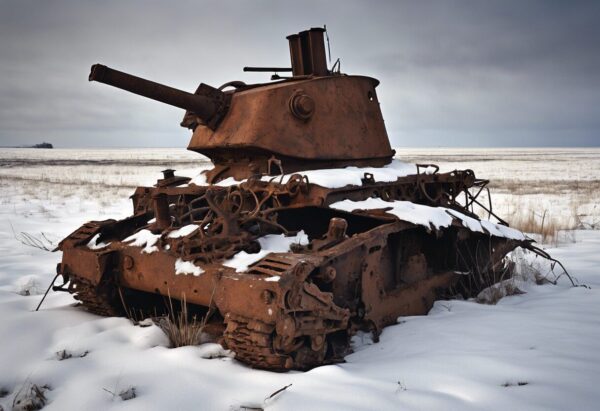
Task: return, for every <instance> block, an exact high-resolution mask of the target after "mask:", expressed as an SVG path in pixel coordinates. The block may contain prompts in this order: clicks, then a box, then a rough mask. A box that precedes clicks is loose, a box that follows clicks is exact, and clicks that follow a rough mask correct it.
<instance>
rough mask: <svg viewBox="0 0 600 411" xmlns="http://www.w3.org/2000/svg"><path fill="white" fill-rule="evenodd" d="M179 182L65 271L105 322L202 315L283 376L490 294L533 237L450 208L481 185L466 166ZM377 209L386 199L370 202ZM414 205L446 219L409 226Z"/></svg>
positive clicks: (98, 226)
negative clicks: (511, 258)
mask: <svg viewBox="0 0 600 411" xmlns="http://www.w3.org/2000/svg"><path fill="white" fill-rule="evenodd" d="M176 181H177V183H176V184H177V185H176V186H175V185H174V186H169V185H168V184H167V185H165V184H162V186H161V184H157V185H158V186H157V187H140V188H139V189H138V190H137V191H136V193H135V194H134V196H133V205H134V210H135V214H134V215H133V216H132V217H130V218H128V219H125V220H121V221H114V220H107V221H103V222H91V223H87V224H86V225H84V226H82V227H81V228H80V229H78V230H76V231H75V232H74V233H72V234H71V235H70V236H68V237H67V238H66V239H65V240H63V241H62V242H61V244H60V248H61V249H62V251H63V260H62V263H61V264H59V267H58V271H59V274H61V275H62V276H63V278H64V280H65V283H68V284H69V287H68V288H67V289H68V291H70V292H71V293H73V294H74V296H75V298H78V299H79V300H81V301H82V302H83V304H84V306H86V307H87V308H88V309H89V310H90V311H93V312H96V313H99V314H102V315H127V314H130V313H131V312H132V311H135V310H142V311H143V310H145V312H151V311H152V309H154V310H156V307H151V303H150V302H149V301H150V299H149V298H145V297H143V296H146V297H148V296H154V297H160V298H162V299H163V301H166V300H167V299H169V300H170V299H173V300H179V301H184V302H185V303H187V304H191V305H194V306H199V307H204V309H206V310H210V311H211V312H212V313H216V315H214V316H213V317H212V318H213V319H214V320H213V324H212V325H213V326H214V327H213V328H212V329H213V330H216V331H215V332H214V334H215V335H214V336H213V337H214V338H215V340H217V341H219V342H221V343H222V344H223V345H226V346H228V347H229V348H231V349H232V350H234V351H235V352H236V356H237V358H238V359H240V360H241V361H243V362H246V363H247V364H249V365H252V366H254V367H259V368H265V369H271V370H276V371H283V370H288V369H309V368H312V367H314V366H318V365H320V364H324V363H329V362H334V361H340V360H342V359H343V356H344V354H345V353H347V352H348V350H349V345H348V342H349V338H350V336H352V335H353V334H355V333H356V332H357V331H359V330H363V331H371V332H373V334H374V335H375V337H376V336H378V335H379V333H380V332H381V330H382V329H383V328H384V327H386V326H388V325H391V324H394V323H395V322H396V320H397V318H398V317H399V316H408V315H422V314H426V313H427V312H428V311H429V309H430V308H431V306H432V304H433V302H434V301H435V299H436V298H441V297H443V296H444V295H445V294H450V293H455V292H461V291H465V289H464V285H465V284H467V283H472V279H473V278H475V277H477V278H485V283H486V284H487V285H491V284H492V283H493V282H495V281H497V280H498V279H499V278H496V277H497V276H498V275H499V274H501V273H503V272H504V271H503V270H504V269H505V267H504V265H503V264H504V263H503V258H504V256H505V255H506V254H507V253H508V252H510V251H511V250H512V249H514V248H515V247H518V246H526V245H527V244H528V241H529V240H528V239H526V238H525V237H523V238H518V237H514V236H512V237H511V236H508V237H506V236H503V235H502V234H501V233H502V232H503V231H502V230H500V228H501V227H500V226H498V225H491V226H488V230H477V229H474V227H475V226H474V225H473V224H474V222H477V221H479V220H478V219H477V218H476V217H475V216H474V215H472V214H471V213H470V212H469V211H468V210H466V209H460V207H459V206H458V203H456V197H457V196H458V195H460V194H461V193H463V194H464V192H465V191H467V189H468V188H469V187H472V186H474V185H475V184H476V183H477V180H476V179H475V177H474V175H473V174H472V172H469V171H464V172H460V171H455V172H453V173H448V174H437V173H429V174H426V173H419V174H414V175H408V176H403V177H398V178H396V179H395V180H392V181H379V182H378V181H376V180H375V179H374V177H373V176H372V175H368V173H367V175H365V176H364V179H363V183H362V185H345V186H342V187H338V188H328V187H325V186H322V185H318V184H314V183H310V182H308V178H306V176H302V175H300V174H297V175H292V176H287V177H286V178H285V179H284V178H281V180H280V181H279V182H274V181H262V179H250V180H248V181H245V182H242V183H240V184H236V185H231V186H212V185H211V186H202V185H194V184H181V180H176ZM384 198H385V200H384ZM160 199H162V200H160ZM408 200H410V202H409V201H408ZM161 201H164V202H166V204H168V205H169V204H170V206H167V209H166V217H167V218H168V224H166V222H164V221H162V222H161V221H160V220H161V218H162V219H164V218H165V215H163V216H162V217H161V216H160V215H159V214H161V213H160V212H157V210H160V208H161V205H160V202H161ZM373 202H381V203H374V204H376V206H375V207H373V206H369V207H367V206H365V204H371V203H373ZM347 204H356V205H357V209H352V210H350V211H348V210H347V209H348V206H347ZM407 204H412V205H413V207H417V206H418V207H423V209H422V210H425V209H426V210H428V211H430V212H433V213H436V212H437V213H440V212H443V213H445V214H446V215H452V217H449V220H448V221H447V224H446V225H444V226H443V227H442V226H435V224H432V223H431V222H430V223H429V224H426V223H425V222H423V221H416V220H415V219H414V218H408V219H403V218H401V217H402V215H398V212H397V210H396V208H398V206H399V205H402V206H405V205H407ZM380 205H384V206H389V207H380ZM359 206H362V207H364V208H359ZM351 207H353V206H351ZM395 210H396V211H395ZM422 210H421V211H422ZM163 211H164V210H163ZM163 214H164V213H163ZM480 226H481V227H483V226H482V225H480ZM490 227H496V229H497V230H498V231H493V230H492V229H491V228H490ZM506 230H508V228H504V231H505V232H506ZM267 240H268V241H267ZM274 241H275V242H280V243H283V244H284V245H285V247H284V248H283V249H282V248H281V247H280V246H279V245H278V246H276V247H275V248H273V246H272V245H271V246H270V245H269V242H271V243H273V242H274ZM482 250H487V251H484V252H482ZM492 250H493V251H492ZM459 255H460V256H462V258H460V259H459V258H457V257H456V256H459ZM240 257H245V258H246V263H240V262H239V261H238V260H239V258H240ZM236 261H237V262H236ZM140 296H142V298H140ZM159 300H160V299H159ZM145 301H147V302H145ZM153 301H154V302H156V299H154V300H153ZM140 302H141V304H140ZM142 311H140V312H142Z"/></svg>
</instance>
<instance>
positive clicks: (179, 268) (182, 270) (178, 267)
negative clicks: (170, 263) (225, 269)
mask: <svg viewBox="0 0 600 411" xmlns="http://www.w3.org/2000/svg"><path fill="white" fill-rule="evenodd" d="M178 274H184V275H187V274H191V275H193V276H195V277H198V276H199V275H200V274H204V270H203V269H202V267H198V266H197V265H196V264H194V263H193V262H191V261H183V260H182V259H181V258H178V259H177V260H176V261H175V275H178Z"/></svg>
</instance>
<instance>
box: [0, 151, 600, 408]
mask: <svg viewBox="0 0 600 411" xmlns="http://www.w3.org/2000/svg"><path fill="white" fill-rule="evenodd" d="M397 158H398V159H400V160H402V161H406V162H409V163H434V164H438V165H439V166H440V168H441V170H440V171H441V172H445V171H451V170H454V169H463V168H470V169H473V170H474V171H475V173H476V175H477V177H479V178H486V179H490V180H491V182H490V189H491V192H492V199H493V200H494V211H495V212H496V213H497V214H499V215H500V216H501V217H503V218H505V219H506V220H507V221H508V222H509V223H511V224H513V225H515V226H517V227H518V228H523V229H526V231H527V228H531V229H532V230H537V229H538V228H542V227H541V226H544V225H545V226H546V227H548V226H549V225H551V226H552V228H553V233H552V235H551V236H547V237H543V236H536V235H535V234H532V236H534V237H535V238H539V239H540V240H542V239H543V240H544V241H546V244H543V246H544V247H545V248H547V250H548V251H549V252H550V253H551V254H552V255H553V256H555V257H557V258H559V259H561V261H562V262H563V263H564V264H565V266H566V267H567V269H568V270H569V271H570V273H571V274H572V275H573V276H575V277H576V278H577V279H578V280H579V282H580V283H584V284H587V285H588V286H590V287H591V288H583V287H571V286H570V283H569V282H568V281H567V279H566V278H565V277H564V276H562V277H561V278H560V279H559V280H558V281H557V284H556V285H552V284H545V285H536V284H535V283H534V282H530V281H525V279H523V280H522V281H521V283H519V288H520V289H521V290H523V291H524V292H525V293H524V294H520V295H513V296H510V297H505V298H503V299H502V300H500V301H499V303H498V304H496V305H482V304H477V303H475V302H474V301H454V300H453V301H438V302H436V304H435V305H434V307H433V309H432V310H431V312H430V313H429V315H427V316H421V317H407V318H400V319H399V321H398V324H397V325H395V326H392V327H388V328H386V329H385V330H384V332H383V334H382V336H381V341H380V342H379V343H377V344H374V343H372V341H371V340H370V338H369V336H368V335H361V336H358V337H356V338H354V340H353V347H354V351H355V352H354V353H353V354H351V355H349V356H348V357H347V358H346V362H345V363H343V364H337V365H330V366H323V367H319V368H316V369H314V370H311V371H309V372H288V373H282V374H278V373H271V372H266V371H258V370H253V369H250V368H248V367H246V366H245V365H243V364H241V363H239V362H237V361H236V360H235V359H234V358H232V354H231V353H229V352H227V351H225V350H223V349H222V348H221V347H220V346H218V345H216V344H204V345H202V346H194V347H183V348H177V349H170V348H168V342H167V340H166V337H165V336H164V334H163V333H162V331H160V330H159V329H158V327H156V326H149V327H144V328H142V327H139V326H135V325H133V324H132V323H131V322H130V321H128V320H126V319H123V318H102V317H98V316H95V315H92V314H89V313H86V312H85V311H83V310H82V309H81V307H77V306H76V304H75V300H74V299H73V298H72V297H71V296H70V295H66V294H64V293H51V294H50V295H49V297H48V299H47V300H46V302H45V303H44V305H43V307H42V309H41V310H40V311H38V312H35V311H34V309H35V307H36V306H37V303H38V302H39V300H40V298H41V294H42V293H43V292H44V291H45V288H46V287H47V286H48V284H49V282H50V281H51V279H52V277H53V276H54V272H55V266H56V263H58V262H59V261H60V257H61V256H60V253H59V252H55V253H52V252H50V251H47V250H51V249H53V248H54V247H55V246H56V244H57V242H58V241H60V239H61V238H63V237H64V236H66V235H67V234H69V233H70V232H72V231H73V230H74V229H76V228H77V227H79V226H80V225H81V224H82V223H84V222H86V221H88V220H103V219H108V218H115V219H119V218H123V217H126V216H128V215H129V214H131V205H130V200H129V199H128V197H129V195H131V194H132V192H133V189H134V187H136V186H138V185H150V184H153V183H154V182H155V181H156V179H157V178H159V177H160V171H161V170H163V169H165V168H174V169H176V170H177V171H178V174H183V175H188V176H191V177H193V176H195V175H197V174H198V173H199V171H200V170H202V169H205V168H208V167H209V163H208V162H207V161H206V159H204V158H203V157H202V156H200V155H198V154H195V153H191V152H187V151H186V150H183V149H114V150H112V149H111V150H108V149H85V150H76V149H53V150H34V149H2V151H1V152H0V371H1V372H0V409H2V408H3V409H5V410H10V409H12V408H13V406H17V409H18V405H19V404H17V403H18V402H19V401H24V399H27V397H28V393H30V392H31V390H32V389H33V388H32V387H33V386H34V385H35V386H36V387H39V388H38V389H39V390H41V392H43V395H44V397H45V398H46V407H45V408H44V409H48V410H52V409H54V410H70V409H86V410H106V409H132V410H134V409H135V410H137V409H144V410H154V409H156V410H162V409H186V410H187V409H207V410H243V409H262V408H264V409H268V410H278V409H279V410H290V409H297V410H306V409H339V410H388V409H389V410H395V409H408V410H431V409H460V410H463V409H464V410H479V409H497V410H505V409H528V410H529V409H537V410H548V409H556V410H566V409H578V410H592V409H597V406H598V403H600V392H599V391H598V389H597V385H598V382H599V381H600V351H599V350H598V349H597V344H598V341H599V340H600V317H599V316H598V313H599V312H600V291H598V290H600V230H597V229H598V228H600V210H599V208H598V206H597V205H598V203H599V200H600V149H422V150H418V149H404V148H398V149H397ZM542 231H543V230H542ZM44 249H47V250H44ZM515 258H516V259H517V261H521V262H523V264H524V267H535V268H536V269H537V270H540V271H541V272H542V273H544V274H549V270H550V267H549V266H548V265H545V264H543V263H542V262H540V261H538V260H536V259H533V258H532V256H530V255H516V256H515ZM555 271H556V274H557V275H558V274H560V270H555ZM550 275H551V274H550ZM289 384H292V385H291V386H289V387H288V388H287V389H286V390H284V391H282V392H281V393H279V394H278V395H276V396H274V397H272V398H267V397H269V396H270V395H271V394H272V393H274V392H275V391H277V390H278V389H280V388H282V387H284V386H288V385H289ZM34 391H35V390H34ZM132 391H135V398H133V399H129V400H123V399H122V398H121V395H120V394H122V393H127V392H129V393H131V392H132ZM29 397H35V395H33V396H29ZM123 397H125V398H127V395H124V396H123ZM23 409H24V408H23Z"/></svg>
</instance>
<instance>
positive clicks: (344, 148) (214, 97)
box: [90, 28, 394, 183]
mask: <svg viewBox="0 0 600 411" xmlns="http://www.w3.org/2000/svg"><path fill="white" fill-rule="evenodd" d="M323 32H324V30H323V29H322V28H313V29H310V30H306V31H302V32H300V33H298V34H293V35H290V36H288V37H287V39H288V41H289V47H290V58H291V66H292V67H291V68H246V71H270V70H276V71H285V70H287V71H291V72H292V76H291V77H280V76H274V78H275V79H277V80H278V81H274V82H271V83H264V84H245V83H243V82H241V81H232V82H228V83H225V84H224V85H223V86H221V87H219V88H218V89H216V88H213V87H210V86H207V85H206V84H201V85H200V87H199V88H198V89H197V90H196V92H195V93H194V94H191V93H187V92H185V91H181V90H177V89H174V88H171V87H167V86H163V85H161V84H158V83H154V82H151V81H148V80H144V79H141V78H139V77H135V76H131V75H129V74H126V73H122V72H119V71H116V70H113V69H110V68H108V67H106V66H102V65H98V64H97V65H94V66H93V67H92V73H91V74H90V80H95V81H100V82H103V83H106V84H110V85H112V86H115V87H118V88H122V89H124V90H127V91H130V92H132V93H136V94H139V95H142V96H145V97H148V98H151V99H154V100H158V101H161V102H164V103H166V104H170V105H173V106H176V107H180V108H183V109H185V110H187V112H186V114H185V116H184V120H183V122H182V126H184V127H188V128H191V129H192V130H193V135H192V138H191V141H190V143H189V145H188V149H189V150H192V151H196V152H199V153H202V154H204V155H206V156H207V157H209V158H210V159H211V160H212V161H213V163H214V165H215V168H214V169H213V170H211V171H209V172H208V176H207V177H208V182H211V183H212V182H217V181H220V180H222V179H224V178H227V177H234V178H236V179H243V178H248V177H250V176H251V175H252V174H253V173H256V172H257V171H258V172H261V173H266V174H271V173H276V174H278V173H280V172H281V171H282V170H283V171H285V172H286V173H289V172H295V171H298V170H307V169H316V168H338V167H345V166H349V165H356V166H383V165H385V164H387V163H389V162H390V161H391V159H392V156H393V155H394V151H393V150H392V149H391V147H390V143H389V140H388V136H387V133H386V130H385V125H384V122H383V116H382V114H381V110H380V108H379V101H378V100H377V93H376V91H375V88H376V87H377V85H378V84H379V81H378V80H376V79H374V78H371V77H366V76H355V75H345V74H342V73H340V72H338V71H332V70H329V69H328V68H327V62H326V58H325V46H324V39H323ZM229 87H231V88H232V89H229V90H227V91H224V90H225V89H227V88H229ZM274 160H275V161H274ZM275 163H276V164H278V165H279V166H278V167H273V164H275Z"/></svg>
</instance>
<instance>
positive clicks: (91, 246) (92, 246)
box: [87, 233, 110, 250]
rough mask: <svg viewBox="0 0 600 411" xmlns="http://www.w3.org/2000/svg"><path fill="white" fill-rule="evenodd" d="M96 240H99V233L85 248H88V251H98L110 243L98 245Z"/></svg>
mask: <svg viewBox="0 0 600 411" xmlns="http://www.w3.org/2000/svg"><path fill="white" fill-rule="evenodd" d="M98 238H100V233H98V234H96V235H95V236H93V237H92V239H91V240H90V241H89V242H88V243H87V248H89V249H90V250H99V249H101V248H104V247H108V246H109V245H110V243H103V242H100V243H99V242H98Z"/></svg>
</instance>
